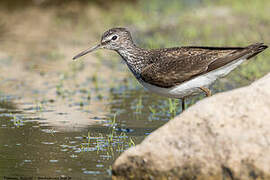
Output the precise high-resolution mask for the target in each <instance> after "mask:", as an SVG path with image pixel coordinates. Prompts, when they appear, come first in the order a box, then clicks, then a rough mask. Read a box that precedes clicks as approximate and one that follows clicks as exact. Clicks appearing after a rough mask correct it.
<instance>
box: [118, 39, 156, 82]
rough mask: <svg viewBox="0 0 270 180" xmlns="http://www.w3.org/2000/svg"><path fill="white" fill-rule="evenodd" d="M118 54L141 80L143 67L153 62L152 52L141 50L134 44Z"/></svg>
mask: <svg viewBox="0 0 270 180" xmlns="http://www.w3.org/2000/svg"><path fill="white" fill-rule="evenodd" d="M117 52H118V54H119V55H120V56H121V57H122V58H123V59H124V61H125V62H126V63H127V65H128V67H129V69H130V70H131V71H132V73H133V74H134V75H135V76H136V78H137V79H139V78H140V73H141V71H142V69H143V67H145V66H146V65H148V64H150V62H151V58H150V57H149V54H150V51H149V50H146V49H142V48H139V47H137V46H136V45H135V44H133V43H130V44H129V45H128V46H125V47H123V48H121V49H119V50H117Z"/></svg>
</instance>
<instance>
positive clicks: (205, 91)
mask: <svg viewBox="0 0 270 180" xmlns="http://www.w3.org/2000/svg"><path fill="white" fill-rule="evenodd" d="M199 88H200V89H201V90H202V91H203V92H204V93H205V94H206V96H207V97H209V96H211V95H212V93H211V90H210V89H208V88H206V87H199Z"/></svg>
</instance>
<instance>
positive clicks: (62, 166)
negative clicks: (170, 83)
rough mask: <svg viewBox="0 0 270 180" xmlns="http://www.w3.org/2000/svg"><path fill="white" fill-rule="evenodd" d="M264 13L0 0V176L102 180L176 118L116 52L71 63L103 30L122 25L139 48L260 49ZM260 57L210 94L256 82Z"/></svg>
mask: <svg viewBox="0 0 270 180" xmlns="http://www.w3.org/2000/svg"><path fill="white" fill-rule="evenodd" d="M269 12H270V1H269V0H257V1H254V0H237V1H236V0H216V1H210V0H171V1H163V0H148V1H143V0H114V1H113V0H112V1H104V0H78V1H76V0H24V1H22V0H13V1H10V0H1V1H0V177H3V176H8V177H19V176H24V177H29V176H33V177H38V176H42V177H45V176H46V177H59V176H69V177H72V179H106V178H108V179H109V178H110V176H111V171H110V170H111V165H112V163H113V161H114V160H115V159H116V158H117V157H118V156H119V155H120V153H121V152H123V151H124V150H125V149H127V148H129V147H131V146H134V145H135V144H138V143H140V142H141V141H142V140H143V139H144V138H145V137H146V136H147V135H148V134H149V133H151V132H152V131H154V130H155V129H157V128H158V127H160V126H161V125H163V124H164V123H166V122H167V121H169V120H170V119H172V118H173V117H174V116H176V115H178V114H180V113H181V108H180V105H179V102H178V101H177V100H173V99H167V98H163V97H160V96H157V95H154V94H152V93H148V92H147V91H145V90H144V89H143V88H142V87H141V86H140V85H139V84H138V83H137V81H136V79H135V78H134V77H133V75H132V74H131V73H130V72H129V70H128V68H127V67H126V65H125V64H124V63H123V62H122V60H121V58H120V57H119V56H118V55H117V54H116V53H115V52H111V51H105V50H100V51H97V52H96V53H93V54H89V55H87V56H85V57H83V58H81V59H79V60H78V61H72V57H73V56H74V55H76V54H77V53H78V52H80V51H82V50H84V49H86V48H88V47H90V46H93V45H95V44H96V43H97V42H99V41H100V39H101V35H102V33H103V32H104V31H106V30H108V29H109V28H112V27H127V28H128V29H129V30H130V31H131V33H132V36H133V39H134V41H135V42H136V43H137V44H138V45H139V46H141V47H144V48H162V47H173V46H187V45H188V46H190V45H200V46H247V45H249V44H251V43H254V42H264V43H266V44H267V45H269V44H270V31H269V29H270V13H269ZM269 55H270V53H269V50H266V51H265V52H263V53H261V54H259V55H258V56H257V57H256V58H253V59H252V60H250V61H248V62H246V63H244V64H243V65H241V66H240V67H239V68H237V69H236V70H235V71H233V72H232V73H231V74H230V75H229V76H227V77H226V78H223V79H221V80H219V81H218V82H216V83H215V84H214V86H213V87H212V90H213V92H214V93H218V92H222V91H227V90H231V89H234V88H238V87H241V86H245V85H248V84H250V83H252V82H253V81H255V80H256V79H258V78H260V77H262V76H263V75H265V74H266V73H268V72H269V71H270V60H269ZM202 98H204V96H203V95H200V96H197V97H194V98H191V99H189V100H188V101H187V104H188V106H191V105H192V104H194V103H195V102H196V101H198V100H200V99H202Z"/></svg>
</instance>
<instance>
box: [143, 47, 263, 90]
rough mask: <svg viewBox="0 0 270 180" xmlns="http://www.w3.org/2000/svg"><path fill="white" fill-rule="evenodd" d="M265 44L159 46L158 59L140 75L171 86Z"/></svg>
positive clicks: (256, 52)
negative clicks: (163, 47)
mask: <svg viewBox="0 0 270 180" xmlns="http://www.w3.org/2000/svg"><path fill="white" fill-rule="evenodd" d="M266 48H267V46H266V45H263V44H262V43H257V44H252V45H250V46H247V47H192V46H190V47H181V48H168V49H163V50H159V51H160V54H159V56H158V59H157V60H156V61H154V62H153V63H152V64H150V65H148V66H146V67H145V68H144V69H143V70H142V72H141V78H142V79H143V80H144V81H146V82H148V83H150V84H153V85H156V86H159V87H167V88H168V87H172V86H175V85H177V84H181V83H182V82H184V81H187V80H190V79H191V78H193V77H196V76H197V75H201V74H204V73H207V72H209V71H212V70H215V69H218V68H220V67H222V66H224V65H226V64H228V63H230V62H232V61H234V60H236V59H239V58H241V57H244V56H246V58H247V59H249V58H251V57H253V56H254V55H256V54H258V53H260V52H261V51H263V50H264V49H266Z"/></svg>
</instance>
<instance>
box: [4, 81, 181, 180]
mask: <svg viewBox="0 0 270 180" xmlns="http://www.w3.org/2000/svg"><path fill="white" fill-rule="evenodd" d="M109 96H110V97H111V101H110V108H109V112H106V113H105V115H101V116H96V114H95V112H87V111H85V109H84V108H83V107H82V105H81V104H80V103H73V104H74V105H73V106H74V107H75V108H77V109H79V111H81V112H82V113H85V112H86V113H88V115H89V116H92V117H93V118H89V120H91V121H92V125H91V123H89V124H87V123H84V122H83V123H81V124H80V121H78V123H74V124H73V125H72V124H71V123H72V122H70V121H68V120H66V118H65V117H66V116H69V114H70V115H71V116H72V113H71V112H70V113H67V112H64V113H58V112H57V113H58V114H57V115H56V114H55V116H50V115H48V114H53V113H54V112H55V111H54V105H53V104H54V102H42V103H43V105H42V104H38V105H37V104H32V103H22V104H20V107H24V108H22V109H17V108H16V105H15V104H13V103H12V102H13V101H15V102H16V101H17V100H18V99H20V97H12V96H5V95H2V96H1V100H0V128H1V130H0V133H1V135H0V140H1V142H0V146H1V148H0V155H1V158H0V175H1V176H6V177H45V176H46V177H59V176H65V177H71V178H72V179H89V178H90V177H91V179H95V178H96V179H104V178H109V177H110V175H111V171H110V170H111V165H112V163H113V161H114V160H115V159H116V158H117V157H118V156H119V155H120V153H121V152H123V151H124V150H125V149H127V148H129V147H131V146H134V145H135V144H138V143H139V142H141V141H142V140H143V139H144V138H145V137H146V136H147V135H148V134H150V133H151V132H152V131H153V130H155V129H157V128H158V127H160V126H161V125H162V124H164V123H166V122H167V121H168V120H169V119H170V118H172V117H173V116H174V115H175V114H176V113H179V111H180V109H176V111H173V110H172V111H171V112H170V109H169V103H170V102H169V101H168V100H166V99H163V98H159V97H158V96H152V95H151V94H149V93H147V92H145V91H144V90H143V89H141V88H140V89H138V88H137V87H136V88H135V89H129V88H128V87H126V86H122V87H120V88H119V89H117V90H111V94H110V95H109ZM138 97H139V98H138ZM84 106H86V105H84ZM149 107H150V108H149ZM150 109H151V110H152V113H151V110H150ZM154 111H156V113H154ZM59 116H63V118H62V120H61V119H60V120H59ZM53 117H58V119H57V122H58V123H55V124H53V123H52V121H53ZM75 121H76V120H75ZM61 123H62V124H61Z"/></svg>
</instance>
